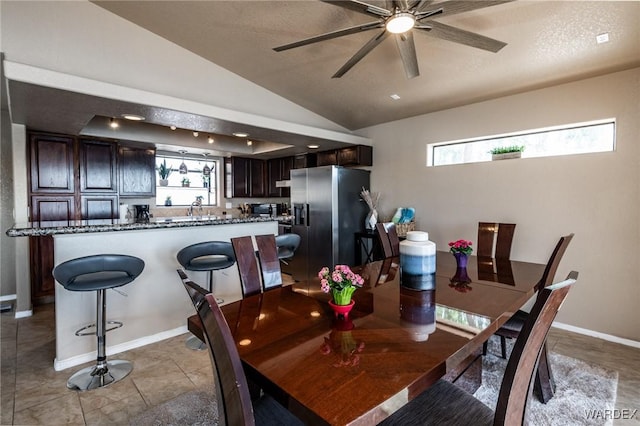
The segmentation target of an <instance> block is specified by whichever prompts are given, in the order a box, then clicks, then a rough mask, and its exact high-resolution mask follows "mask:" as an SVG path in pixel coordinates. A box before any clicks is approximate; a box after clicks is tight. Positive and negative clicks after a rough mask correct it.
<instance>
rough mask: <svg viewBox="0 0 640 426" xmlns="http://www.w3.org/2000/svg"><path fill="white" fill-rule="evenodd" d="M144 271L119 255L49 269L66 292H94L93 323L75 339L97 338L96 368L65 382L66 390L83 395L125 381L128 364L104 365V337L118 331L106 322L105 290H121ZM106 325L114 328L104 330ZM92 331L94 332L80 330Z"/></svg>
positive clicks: (87, 258) (137, 261) (138, 263)
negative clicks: (88, 336) (92, 328)
mask: <svg viewBox="0 0 640 426" xmlns="http://www.w3.org/2000/svg"><path fill="white" fill-rule="evenodd" d="M143 269H144V261H143V260H142V259H139V258H137V257H134V256H127V255H122V254H98V255H93V256H85V257H80V258H77V259H72V260H69V261H66V262H63V263H61V264H60V265H58V266H56V267H55V268H54V269H53V277H54V278H55V279H56V281H58V282H59V283H60V284H61V285H62V286H63V287H64V288H65V289H67V290H69V291H95V292H97V293H96V323H95V324H91V325H89V326H86V327H82V328H81V329H79V330H78V331H76V336H86V335H95V336H96V337H97V341H98V344H97V352H98V355H97V359H96V365H95V366H92V367H87V368H84V369H82V370H80V371H78V372H77V373H75V374H74V375H73V376H71V377H70V378H69V380H68V381H67V387H68V388H69V389H73V390H79V391H86V390H91V389H96V388H100V387H104V386H107V385H110V384H111V383H115V382H117V381H118V380H121V379H123V378H124V377H126V376H127V375H128V374H129V373H130V372H131V370H132V369H133V366H132V365H131V363H130V362H128V361H121V360H116V361H108V362H107V356H106V333H107V331H111V330H113V329H115V328H119V327H122V323H121V322H119V321H107V320H106V309H107V300H106V294H105V290H108V289H113V288H116V287H121V286H123V285H125V284H128V283H130V282H132V281H133V280H135V279H136V278H137V277H138V276H139V275H140V274H141V273H142V270H143ZM107 323H109V324H115V325H116V327H113V328H110V329H107ZM91 327H95V328H96V330H95V332H84V330H86V329H88V328H91Z"/></svg>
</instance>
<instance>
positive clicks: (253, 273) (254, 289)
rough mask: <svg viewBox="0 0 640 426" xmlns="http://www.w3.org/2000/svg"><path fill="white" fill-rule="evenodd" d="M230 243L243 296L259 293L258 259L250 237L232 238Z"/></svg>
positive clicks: (260, 290)
mask: <svg viewBox="0 0 640 426" xmlns="http://www.w3.org/2000/svg"><path fill="white" fill-rule="evenodd" d="M231 245H232V246H233V252H234V253H235V256H236V263H237V265H238V272H239V274H240V284H241V285H242V295H243V297H247V296H253V295H254V294H258V293H261V292H262V285H261V281H260V272H259V271H258V261H257V259H256V252H255V249H254V248H253V241H252V240H251V237H250V236H245V237H236V238H232V239H231Z"/></svg>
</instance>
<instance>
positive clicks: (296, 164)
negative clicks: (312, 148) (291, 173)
mask: <svg viewBox="0 0 640 426" xmlns="http://www.w3.org/2000/svg"><path fill="white" fill-rule="evenodd" d="M307 167H316V154H298V155H296V156H295V157H293V168H294V169H306V168H307Z"/></svg>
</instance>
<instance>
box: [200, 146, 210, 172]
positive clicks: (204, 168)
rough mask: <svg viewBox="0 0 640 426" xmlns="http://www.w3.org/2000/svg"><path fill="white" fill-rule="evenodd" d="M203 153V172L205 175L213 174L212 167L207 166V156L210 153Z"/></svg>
mask: <svg viewBox="0 0 640 426" xmlns="http://www.w3.org/2000/svg"><path fill="white" fill-rule="evenodd" d="M202 155H204V167H203V168H202V174H203V175H204V176H210V175H211V168H210V167H209V166H207V156H208V155H209V153H208V152H205V153H204V154H202Z"/></svg>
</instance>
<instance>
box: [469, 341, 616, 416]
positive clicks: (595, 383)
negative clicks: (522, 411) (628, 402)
mask: <svg viewBox="0 0 640 426" xmlns="http://www.w3.org/2000/svg"><path fill="white" fill-rule="evenodd" d="M512 341H513V339H509V340H507V342H509V343H511V346H512V344H513V343H512ZM496 342H498V343H496ZM510 350H511V347H509V348H508V351H509V352H507V354H509V353H510ZM499 353H500V348H499V340H497V339H496V340H494V338H492V339H491V340H490V341H489V350H488V351H487V355H486V356H484V357H483V360H482V386H481V387H480V389H478V390H477V391H476V393H475V394H474V396H475V397H476V398H478V399H479V400H480V401H482V402H483V403H484V404H485V405H487V406H489V407H490V408H491V409H495V407H496V402H497V399H498V392H499V391H500V385H501V383H502V376H503V374H504V370H505V368H506V366H507V360H505V359H503V358H501V357H500V356H498V355H497V354H499ZM549 362H550V364H551V369H552V371H553V377H554V379H555V382H556V393H555V395H554V397H553V398H552V399H551V400H550V401H549V402H548V403H547V404H542V403H541V402H540V401H538V400H537V399H536V397H535V396H534V397H532V398H531V400H530V401H529V403H528V405H527V411H528V423H526V424H528V425H531V426H564V425H567V426H574V425H611V424H613V420H611V419H606V418H605V416H606V414H607V413H612V412H613V411H612V410H613V409H614V407H615V402H616V390H617V387H618V373H617V372H616V371H611V370H607V369H604V368H601V367H598V366H595V365H591V364H588V363H586V362H584V361H580V360H578V359H575V358H571V357H567V356H563V355H560V354H556V353H553V352H550V353H549ZM606 410H610V411H606ZM609 417H610V416H609Z"/></svg>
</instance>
